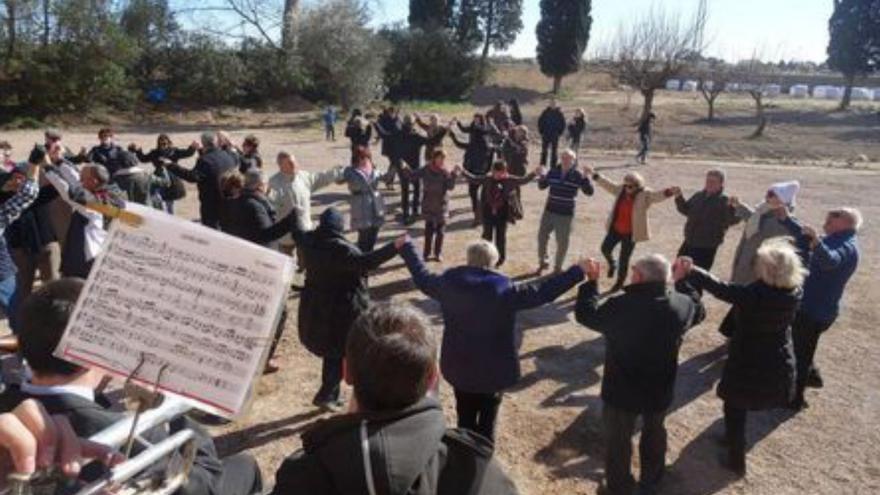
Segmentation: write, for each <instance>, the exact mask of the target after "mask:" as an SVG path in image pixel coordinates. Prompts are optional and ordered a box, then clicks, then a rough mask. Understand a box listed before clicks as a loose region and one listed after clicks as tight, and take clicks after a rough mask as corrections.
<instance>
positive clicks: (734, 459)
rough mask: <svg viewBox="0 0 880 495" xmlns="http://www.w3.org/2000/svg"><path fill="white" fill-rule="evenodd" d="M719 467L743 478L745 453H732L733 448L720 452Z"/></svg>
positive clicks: (744, 473) (744, 474)
mask: <svg viewBox="0 0 880 495" xmlns="http://www.w3.org/2000/svg"><path fill="white" fill-rule="evenodd" d="M719 462H720V463H721V467H723V468H724V469H727V470H728V471H731V472H733V473H734V474H735V475H737V477H739V478H744V477H745V476H746V455H745V452H743V453H741V454H740V453H734V452H733V450H731V451H730V452H728V453H727V454H722V455H721V458H720V459H719Z"/></svg>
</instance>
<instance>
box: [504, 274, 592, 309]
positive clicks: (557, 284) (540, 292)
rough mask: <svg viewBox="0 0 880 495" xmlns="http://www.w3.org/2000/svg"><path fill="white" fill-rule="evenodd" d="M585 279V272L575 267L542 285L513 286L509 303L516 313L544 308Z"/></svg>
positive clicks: (508, 294)
mask: <svg viewBox="0 0 880 495" xmlns="http://www.w3.org/2000/svg"><path fill="white" fill-rule="evenodd" d="M583 279H584V271H583V270H582V269H581V267H579V266H573V267H571V268H569V269H568V271H566V272H563V273H560V274H559V275H556V276H554V277H551V278H549V279H547V280H545V281H543V282H540V283H530V284H519V285H514V286H512V288H511V289H510V291H509V292H508V293H507V302H508V304H509V306H510V307H511V308H512V309H513V310H515V311H520V310H524V309H531V308H536V307H538V306H543V305H545V304H548V303H551V302H553V301H555V300H556V299H557V298H558V297H559V296H561V295H562V294H565V293H566V292H568V290H569V289H571V288H572V287H574V286H575V285H577V284H578V283H580V282H581V281H582V280H583Z"/></svg>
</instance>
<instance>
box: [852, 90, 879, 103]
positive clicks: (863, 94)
mask: <svg viewBox="0 0 880 495" xmlns="http://www.w3.org/2000/svg"><path fill="white" fill-rule="evenodd" d="M873 98H874V93H873V92H872V91H871V90H870V89H868V88H853V90H852V99H853V101H871V100H872V99H873Z"/></svg>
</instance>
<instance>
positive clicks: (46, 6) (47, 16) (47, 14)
mask: <svg viewBox="0 0 880 495" xmlns="http://www.w3.org/2000/svg"><path fill="white" fill-rule="evenodd" d="M49 2H50V0H43V39H42V43H43V48H46V47H47V46H49V33H50V30H51V28H52V27H51V25H50V21H51V11H52V9H51V4H50V3H49Z"/></svg>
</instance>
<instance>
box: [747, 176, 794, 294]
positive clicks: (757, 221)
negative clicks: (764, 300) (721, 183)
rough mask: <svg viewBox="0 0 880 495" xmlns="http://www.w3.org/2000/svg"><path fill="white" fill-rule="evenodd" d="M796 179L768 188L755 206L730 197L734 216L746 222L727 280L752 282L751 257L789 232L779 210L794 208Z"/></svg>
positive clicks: (791, 210) (791, 209)
mask: <svg viewBox="0 0 880 495" xmlns="http://www.w3.org/2000/svg"><path fill="white" fill-rule="evenodd" d="M800 187H801V186H800V183H799V182H798V181H787V182H778V183H776V184H773V185H771V186H770V188H768V189H767V194H766V196H765V197H764V201H763V202H762V203H760V204H759V205H757V206H756V207H755V208H750V207H749V206H747V205H744V204H742V203H741V202H740V201H739V198H736V197H731V198H730V204H731V206H733V207H734V208H736V216H737V217H739V218H740V219H742V220H743V221H744V222H745V223H746V225H745V229H744V230H743V235H742V238H741V239H740V241H739V245H738V246H737V248H736V254H734V258H733V271H732V273H731V275H730V281H731V282H733V283H735V284H750V283H752V282H754V281H755V273H754V270H753V269H752V260H753V259H754V258H755V253H757V252H758V248H759V247H761V244H763V243H764V241H766V240H767V239H772V238H775V237H782V236H787V235H789V232H788V229H786V227H785V226H784V225H783V224H781V223H780V222H779V220H778V219H779V218H780V211H779V210H780V209H782V208H784V209H786V210H787V212H788V216H790V215H791V214H792V212H793V211H794V207H795V200H796V198H797V193H798V191H800Z"/></svg>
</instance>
